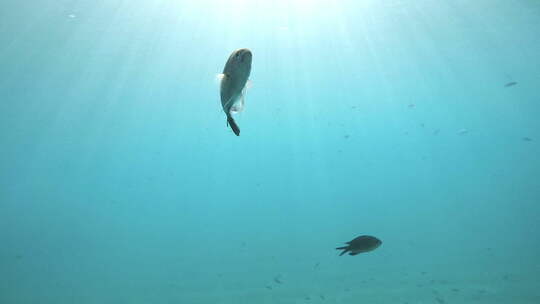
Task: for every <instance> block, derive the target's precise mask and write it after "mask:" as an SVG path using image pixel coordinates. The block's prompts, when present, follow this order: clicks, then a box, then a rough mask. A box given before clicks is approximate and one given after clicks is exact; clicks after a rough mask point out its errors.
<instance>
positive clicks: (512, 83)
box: [504, 81, 517, 88]
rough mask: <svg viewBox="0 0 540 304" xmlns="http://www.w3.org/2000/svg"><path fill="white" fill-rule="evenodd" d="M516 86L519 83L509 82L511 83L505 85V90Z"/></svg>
mask: <svg viewBox="0 0 540 304" xmlns="http://www.w3.org/2000/svg"><path fill="white" fill-rule="evenodd" d="M516 84H517V82H515V81H511V82H509V83H507V84H505V85H504V87H505V88H508V87H512V86H515V85H516Z"/></svg>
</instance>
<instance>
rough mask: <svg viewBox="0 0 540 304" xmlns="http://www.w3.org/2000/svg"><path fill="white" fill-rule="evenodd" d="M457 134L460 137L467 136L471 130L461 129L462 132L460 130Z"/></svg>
mask: <svg viewBox="0 0 540 304" xmlns="http://www.w3.org/2000/svg"><path fill="white" fill-rule="evenodd" d="M457 133H458V134H459V135H465V134H467V133H469V130H467V129H461V130H459V131H458V132H457Z"/></svg>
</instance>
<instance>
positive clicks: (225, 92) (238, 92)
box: [219, 49, 252, 136]
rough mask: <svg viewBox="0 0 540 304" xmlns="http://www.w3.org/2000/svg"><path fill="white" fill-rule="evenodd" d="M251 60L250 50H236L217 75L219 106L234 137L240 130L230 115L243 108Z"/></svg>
mask: <svg viewBox="0 0 540 304" xmlns="http://www.w3.org/2000/svg"><path fill="white" fill-rule="evenodd" d="M251 59H252V54H251V51H250V50H248V49H239V50H236V51H234V52H233V53H232V54H231V56H229V59H228V60H227V63H225V68H224V69H223V73H222V74H220V75H219V77H220V79H221V84H220V94H221V106H222V107H223V112H225V115H227V125H229V126H230V127H231V129H232V130H233V132H234V134H236V136H239V135H240V128H239V127H238V125H237V124H236V121H235V120H234V119H233V117H232V114H234V113H238V112H240V111H242V109H243V108H244V95H245V91H246V84H247V81H248V78H249V74H250V73H251Z"/></svg>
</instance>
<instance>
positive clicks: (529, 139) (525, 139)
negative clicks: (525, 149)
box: [522, 137, 532, 141]
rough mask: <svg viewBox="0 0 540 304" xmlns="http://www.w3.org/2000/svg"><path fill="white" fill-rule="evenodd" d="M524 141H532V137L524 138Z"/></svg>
mask: <svg viewBox="0 0 540 304" xmlns="http://www.w3.org/2000/svg"><path fill="white" fill-rule="evenodd" d="M522 139H523V141H532V138H530V137H523V138H522Z"/></svg>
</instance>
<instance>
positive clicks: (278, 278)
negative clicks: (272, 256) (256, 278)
mask: <svg viewBox="0 0 540 304" xmlns="http://www.w3.org/2000/svg"><path fill="white" fill-rule="evenodd" d="M274 282H276V283H278V284H283V281H281V275H280V274H278V275H277V276H275V277H274Z"/></svg>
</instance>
